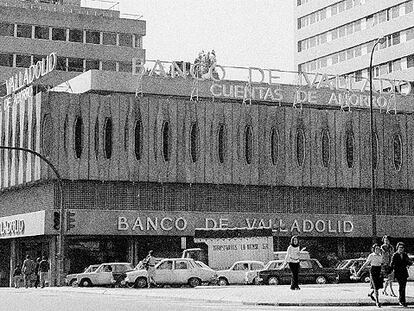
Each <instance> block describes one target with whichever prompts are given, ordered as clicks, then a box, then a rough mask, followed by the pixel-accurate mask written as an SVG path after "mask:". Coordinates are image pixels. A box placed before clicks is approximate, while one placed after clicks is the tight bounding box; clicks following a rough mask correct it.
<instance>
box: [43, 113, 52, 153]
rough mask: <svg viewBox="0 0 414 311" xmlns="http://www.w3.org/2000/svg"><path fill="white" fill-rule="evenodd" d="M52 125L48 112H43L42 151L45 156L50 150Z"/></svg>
mask: <svg viewBox="0 0 414 311" xmlns="http://www.w3.org/2000/svg"><path fill="white" fill-rule="evenodd" d="M52 142H53V126H52V117H51V115H50V113H48V114H45V115H44V117H43V124H42V152H43V155H44V156H45V157H49V156H50V154H51V150H52Z"/></svg>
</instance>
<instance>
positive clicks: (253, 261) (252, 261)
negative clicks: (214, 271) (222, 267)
mask: <svg viewBox="0 0 414 311" xmlns="http://www.w3.org/2000/svg"><path fill="white" fill-rule="evenodd" d="M236 263H261V264H263V261H258V260H240V261H236V262H235V264H236Z"/></svg>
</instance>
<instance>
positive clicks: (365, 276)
mask: <svg viewBox="0 0 414 311" xmlns="http://www.w3.org/2000/svg"><path fill="white" fill-rule="evenodd" d="M365 261H366V258H352V259H344V260H342V261H340V262H339V263H338V264H337V265H336V267H335V269H337V270H338V273H339V282H352V281H361V282H362V281H363V282H369V268H364V270H363V271H362V273H361V276H360V277H356V276H355V274H356V272H358V271H359V268H361V266H362V265H363V264H364V262H365Z"/></svg>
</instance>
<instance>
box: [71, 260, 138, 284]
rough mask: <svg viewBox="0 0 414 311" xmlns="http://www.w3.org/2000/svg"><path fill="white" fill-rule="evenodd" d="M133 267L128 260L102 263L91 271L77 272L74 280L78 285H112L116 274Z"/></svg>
mask: <svg viewBox="0 0 414 311" xmlns="http://www.w3.org/2000/svg"><path fill="white" fill-rule="evenodd" d="M133 269H134V266H133V265H132V264H130V263H129V262H110V263H103V264H101V265H100V266H99V267H98V268H97V269H96V270H95V271H93V272H88V273H79V274H78V275H77V276H76V281H77V283H78V285H79V286H95V285H98V286H102V285H113V284H114V280H116V279H117V276H119V275H121V274H123V273H125V272H127V271H130V270H133Z"/></svg>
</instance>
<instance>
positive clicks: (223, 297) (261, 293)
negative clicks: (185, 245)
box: [49, 282, 414, 306]
mask: <svg viewBox="0 0 414 311" xmlns="http://www.w3.org/2000/svg"><path fill="white" fill-rule="evenodd" d="M393 288H394V291H395V293H396V294H398V284H394V286H393ZM49 290H51V291H62V292H84V293H91V294H93V293H94V294H103V295H116V296H135V297H136V296H141V297H155V298H165V299H174V300H191V301H206V302H232V303H242V304H245V305H267V306H374V302H373V301H372V300H371V299H370V298H369V297H368V295H367V294H368V292H369V284H359V283H358V284H335V285H332V284H330V285H302V286H301V290H300V291H292V290H290V289H289V285H280V286H253V285H252V286H225V287H219V286H200V287H197V288H151V289H129V288H82V287H77V288H72V287H60V288H58V287H51V288H49ZM406 293H407V303H408V304H409V305H414V283H413V282H411V283H408V284H407V291H406ZM380 302H381V304H382V305H384V306H387V305H398V298H396V297H390V296H384V295H382V294H380Z"/></svg>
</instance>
